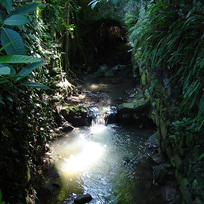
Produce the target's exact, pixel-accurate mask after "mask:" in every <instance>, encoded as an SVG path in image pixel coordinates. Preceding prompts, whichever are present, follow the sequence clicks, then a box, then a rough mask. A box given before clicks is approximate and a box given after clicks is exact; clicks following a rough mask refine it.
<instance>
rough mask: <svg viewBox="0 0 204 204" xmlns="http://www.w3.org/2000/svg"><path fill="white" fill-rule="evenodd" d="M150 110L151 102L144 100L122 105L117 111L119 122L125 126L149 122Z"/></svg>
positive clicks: (135, 100)
mask: <svg viewBox="0 0 204 204" xmlns="http://www.w3.org/2000/svg"><path fill="white" fill-rule="evenodd" d="M150 109H151V104H150V101H149V100H145V99H144V98H141V99H134V100H133V101H132V102H129V103H122V104H120V105H119V106H118V109H117V121H118V122H119V123H123V124H125V125H129V124H141V123H142V122H147V121H149V113H150Z"/></svg>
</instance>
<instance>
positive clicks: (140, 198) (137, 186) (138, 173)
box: [49, 125, 155, 204]
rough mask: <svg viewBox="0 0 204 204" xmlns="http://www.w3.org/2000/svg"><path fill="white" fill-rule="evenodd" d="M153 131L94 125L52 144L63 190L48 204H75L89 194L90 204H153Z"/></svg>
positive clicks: (75, 131) (76, 130) (149, 129)
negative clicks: (148, 144)
mask: <svg viewBox="0 0 204 204" xmlns="http://www.w3.org/2000/svg"><path fill="white" fill-rule="evenodd" d="M152 133H153V129H151V128H148V129H146V128H144V129H135V128H133V127H121V126H116V125H108V126H104V125H93V126H91V127H87V128H81V129H75V130H74V131H73V132H72V133H70V134H69V135H68V137H65V138H63V139H61V140H60V141H58V142H57V143H55V144H53V147H52V148H53V150H54V154H53V155H54V159H55V166H56V168H57V170H58V172H59V174H60V178H61V181H60V182H61V187H62V188H61V189H60V191H59V192H56V193H55V195H54V196H53V198H52V200H51V201H50V202H49V203H53V204H54V203H67V204H68V203H69V204H71V203H73V200H74V198H76V197H77V195H80V194H85V193H89V194H91V196H92V197H93V200H92V201H91V202H90V203H91V204H97V203H98V204H99V203H101V204H102V203H112V204H117V203H118V204H119V203H121V204H126V203H127V204H129V203H131V204H137V203H138V204H139V203H140V204H141V203H152V202H150V200H151V192H152V188H154V189H155V187H154V186H153V183H152V180H153V175H152V170H151V168H150V167H149V165H150V164H148V163H147V161H148V159H147V158H148V156H149V154H151V150H150V149H148V148H147V147H146V146H145V142H146V140H147V138H148V136H150V135H151V134H152Z"/></svg>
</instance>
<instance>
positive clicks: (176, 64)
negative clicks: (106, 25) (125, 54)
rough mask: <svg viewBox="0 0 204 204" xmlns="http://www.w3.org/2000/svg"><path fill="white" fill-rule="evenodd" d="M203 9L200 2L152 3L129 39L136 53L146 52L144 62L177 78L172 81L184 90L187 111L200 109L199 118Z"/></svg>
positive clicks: (202, 99) (203, 105)
mask: <svg viewBox="0 0 204 204" xmlns="http://www.w3.org/2000/svg"><path fill="white" fill-rule="evenodd" d="M203 8H204V6H203V5H202V4H201V3H200V2H199V1H198V2H197V1H193V5H191V4H179V5H178V2H177V3H176V4H175V5H174V4H170V3H169V2H168V1H158V2H157V3H156V4H150V5H149V6H148V9H147V11H146V12H145V13H144V10H143V11H142V13H143V14H142V15H140V19H139V21H138V22H137V23H136V24H135V25H134V26H133V27H132V28H131V29H130V36H129V37H130V40H132V41H133V42H134V52H135V53H136V52H137V51H142V56H141V59H145V63H146V62H148V63H149V64H151V69H152V70H153V71H155V72H158V74H160V75H163V76H164V75H166V74H168V73H169V76H170V77H171V75H173V77H172V78H171V82H173V83H179V86H180V87H181V88H182V102H181V105H183V107H184V111H185V112H189V113H190V110H196V109H197V111H196V114H197V115H198V116H199V115H201V114H202V112H203V111H204V92H203V87H204V80H203V76H204V74H203V70H204V69H203V68H204V60H203V53H204V49H203V46H202V45H203V43H204V38H203V32H202V30H203V21H204V13H203ZM142 61H143V63H144V60H142Z"/></svg>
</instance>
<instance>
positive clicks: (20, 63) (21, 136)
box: [0, 0, 70, 203]
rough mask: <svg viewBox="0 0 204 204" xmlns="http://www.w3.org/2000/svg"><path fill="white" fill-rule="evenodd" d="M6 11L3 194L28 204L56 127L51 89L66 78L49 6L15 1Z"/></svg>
mask: <svg viewBox="0 0 204 204" xmlns="http://www.w3.org/2000/svg"><path fill="white" fill-rule="evenodd" d="M1 6H2V7H1V10H0V24H1V29H0V32H1V46H2V48H1V49H0V110H1V116H0V124H1V126H0V134H1V137H0V141H1V144H2V145H1V150H0V183H1V184H0V189H1V191H2V194H3V200H4V201H6V202H9V203H25V197H26V195H27V194H28V195H29V194H33V192H34V191H35V189H33V187H32V186H33V184H30V183H29V180H30V179H31V180H30V181H31V183H32V180H33V176H34V175H35V176H37V175H38V176H41V175H40V171H39V170H40V169H41V168H42V166H43V165H42V164H43V157H42V155H43V154H44V153H45V144H46V143H47V142H48V141H50V139H51V138H52V137H53V130H52V129H53V128H54V127H55V126H56V121H55V117H54V114H55V112H54V109H53V102H52V98H53V94H54V90H50V88H49V87H51V88H54V87H55V84H56V83H57V80H58V79H60V80H61V79H63V78H64V77H66V73H64V72H63V71H62V67H61V49H59V47H61V45H59V41H58V39H59V38H60V36H58V35H60V34H59V33H60V29H55V28H56V24H54V25H53V27H52V26H51V25H50V24H49V23H50V22H51V20H52V19H49V17H50V16H47V17H46V19H44V18H43V17H42V15H43V9H45V8H46V6H45V5H42V4H37V3H30V4H25V2H21V1H13V2H12V1H11V0H4V1H1ZM57 8H58V7H56V10H55V11H56V13H57V12H59V10H57ZM56 15H57V14H56ZM55 17H56V16H55ZM60 25H62V23H61V24H60V23H58V24H57V26H60ZM62 27H63V26H62ZM68 28H69V29H70V27H68ZM62 37H63V36H62ZM26 53H27V55H26ZM53 67H58V69H56V70H55V71H54V70H53V69H52V68H53ZM42 83H43V84H42ZM45 84H46V85H47V86H46V85H45ZM33 88H34V89H33ZM35 88H37V89H35ZM42 89H46V90H45V91H44V90H42ZM41 182H42V180H41ZM24 189H26V191H25V190H24Z"/></svg>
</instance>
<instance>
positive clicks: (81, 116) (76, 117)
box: [57, 104, 91, 127]
mask: <svg viewBox="0 0 204 204" xmlns="http://www.w3.org/2000/svg"><path fill="white" fill-rule="evenodd" d="M57 112H58V114H60V115H62V116H63V117H64V118H65V120H67V121H68V122H69V123H71V124H72V125H73V126H75V127H79V126H88V125H90V123H91V118H89V117H88V116H87V109H86V108H85V107H83V106H78V105H74V104H71V105H63V106H57Z"/></svg>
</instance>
